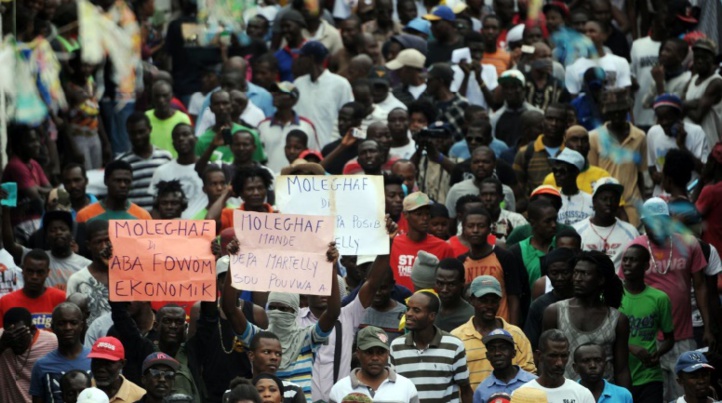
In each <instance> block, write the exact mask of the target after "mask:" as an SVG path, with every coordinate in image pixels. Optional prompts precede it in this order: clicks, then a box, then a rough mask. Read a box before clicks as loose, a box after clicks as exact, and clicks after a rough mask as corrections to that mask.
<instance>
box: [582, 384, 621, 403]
mask: <svg viewBox="0 0 722 403" xmlns="http://www.w3.org/2000/svg"><path fill="white" fill-rule="evenodd" d="M602 380H603V381H604V389H603V390H602V394H601V396H599V400H597V403H605V402H610V403H632V394H631V393H630V392H629V391H628V390H627V389H625V388H623V387H621V386H617V385H614V384H611V383H609V382H607V380H606V379H602ZM579 383H580V384H581V383H582V381H581V380H580V381H579Z"/></svg>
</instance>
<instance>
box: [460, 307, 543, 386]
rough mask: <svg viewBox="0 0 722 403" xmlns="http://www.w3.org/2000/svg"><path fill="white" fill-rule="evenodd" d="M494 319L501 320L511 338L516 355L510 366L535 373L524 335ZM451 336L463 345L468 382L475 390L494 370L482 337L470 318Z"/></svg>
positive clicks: (502, 319) (507, 324)
mask: <svg viewBox="0 0 722 403" xmlns="http://www.w3.org/2000/svg"><path fill="white" fill-rule="evenodd" d="M496 319H498V320H501V328H502V329H504V330H506V331H507V332H509V333H511V337H512V338H513V339H514V345H515V348H516V355H515V356H514V358H513V359H512V364H514V365H518V366H520V367H521V368H523V369H524V370H525V371H527V372H530V373H534V372H536V366H535V365H534V357H533V355H532V350H531V344H530V343H529V339H527V338H526V335H524V331H522V330H521V329H520V328H519V327H517V326H514V325H511V324H509V323H507V322H506V321H505V320H504V318H502V317H499V316H497V317H496ZM451 334H452V335H454V336H456V337H458V338H459V339H460V340H461V341H462V342H463V343H464V347H465V348H466V355H467V360H468V366H469V381H470V383H471V387H472V389H476V387H477V385H479V384H480V383H481V382H482V381H484V380H485V379H486V378H487V377H489V374H491V372H492V371H493V369H494V368H493V367H492V366H491V362H489V360H488V359H487V358H486V346H485V345H484V343H482V342H481V338H482V337H483V336H482V335H481V333H479V332H478V331H477V330H476V327H475V326H474V317H473V316H472V317H471V319H469V321H468V322H466V323H464V324H463V325H461V326H459V327H457V328H456V329H454V331H452V332H451Z"/></svg>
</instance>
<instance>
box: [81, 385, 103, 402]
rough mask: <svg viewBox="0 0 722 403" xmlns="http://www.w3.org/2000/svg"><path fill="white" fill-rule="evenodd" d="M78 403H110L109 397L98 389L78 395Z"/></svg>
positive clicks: (90, 389) (87, 390)
mask: <svg viewBox="0 0 722 403" xmlns="http://www.w3.org/2000/svg"><path fill="white" fill-rule="evenodd" d="M77 402H78V403H109V402H110V399H108V395H106V394H105V392H103V391H102V390H100V389H98V388H88V389H85V390H83V391H82V392H80V394H79V395H78V400H77Z"/></svg>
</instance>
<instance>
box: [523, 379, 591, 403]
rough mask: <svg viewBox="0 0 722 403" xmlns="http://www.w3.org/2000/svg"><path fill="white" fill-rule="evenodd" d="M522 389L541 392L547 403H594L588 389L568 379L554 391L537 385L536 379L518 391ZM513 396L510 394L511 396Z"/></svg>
mask: <svg viewBox="0 0 722 403" xmlns="http://www.w3.org/2000/svg"><path fill="white" fill-rule="evenodd" d="M523 388H534V389H539V390H543V391H544V392H546V394H547V401H548V402H549V403H572V402H573V403H596V402H595V401H594V395H592V392H590V391H589V389H587V388H585V387H584V386H582V385H580V384H578V383H576V382H574V381H572V380H569V379H565V380H564V384H563V385H562V386H560V387H558V388H554V389H550V388H545V387H543V386H541V385H539V382H537V380H536V379H535V380H533V381H530V382H527V383H525V384H524V385H522V386H521V387H520V388H519V389H523ZM519 389H517V390H519ZM513 395H514V394H513V393H512V396H513Z"/></svg>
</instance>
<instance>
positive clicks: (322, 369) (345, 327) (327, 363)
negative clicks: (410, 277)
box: [296, 295, 366, 402]
mask: <svg viewBox="0 0 722 403" xmlns="http://www.w3.org/2000/svg"><path fill="white" fill-rule="evenodd" d="M365 317H366V308H364V306H363V305H362V304H361V300H359V298H358V295H356V298H355V299H354V300H353V301H352V302H351V303H350V304H348V305H346V306H344V307H343V308H341V314H340V315H339V317H338V321H339V322H341V333H342V335H341V336H342V339H341V348H342V350H341V362H340V363H339V371H338V379H341V378H343V377H345V376H348V374H349V371H350V370H351V355H352V354H353V342H354V339H355V338H356V332H357V331H358V328H359V326H361V322H363V320H364V318H365ZM296 323H298V325H299V326H301V327H309V326H313V325H315V324H317V323H318V318H316V317H315V316H314V315H313V313H312V312H311V310H310V309H308V308H303V309H301V310H300V311H299V312H298V319H297V320H296ZM335 350H336V329H333V330H332V331H331V334H330V335H329V336H328V343H326V344H325V345H323V346H321V347H320V348H319V349H318V352H317V353H316V358H315V359H314V361H313V379H312V380H311V395H312V397H313V401H314V402H315V401H318V400H323V401H326V400H328V396H329V393H331V388H332V387H333V384H334V381H335V379H333V364H334V361H333V359H334V352H335ZM344 396H345V395H344ZM342 397H343V396H342ZM339 401H340V400H339Z"/></svg>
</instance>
